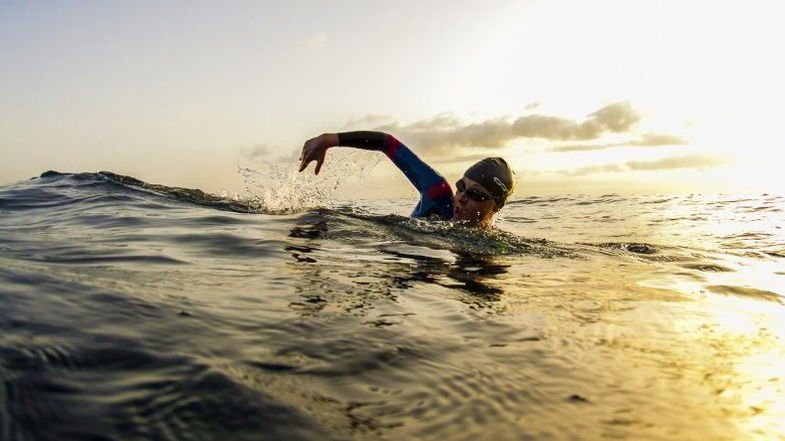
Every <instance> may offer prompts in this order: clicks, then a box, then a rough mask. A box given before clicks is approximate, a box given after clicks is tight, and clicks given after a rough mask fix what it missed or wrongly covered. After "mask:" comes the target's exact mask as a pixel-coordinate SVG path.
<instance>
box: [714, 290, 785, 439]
mask: <svg viewBox="0 0 785 441" xmlns="http://www.w3.org/2000/svg"><path fill="white" fill-rule="evenodd" d="M704 306H705V307H706V308H707V310H708V311H709V312H711V313H712V315H713V317H714V319H715V320H716V323H717V325H718V326H719V329H718V330H717V333H718V334H719V337H721V338H722V339H723V340H725V342H726V343H725V344H724V345H723V350H724V354H723V356H724V357H725V358H726V359H727V360H728V361H729V362H731V363H732V365H733V378H732V379H731V380H729V384H728V387H727V389H725V390H723V391H722V392H721V393H720V394H718V395H720V396H722V398H724V401H725V402H726V403H730V404H731V405H733V406H734V407H735V411H734V412H733V414H734V416H735V417H736V421H737V423H738V425H739V426H740V427H741V428H743V430H742V431H743V432H744V433H748V434H750V436H751V437H752V438H755V437H762V438H760V439H785V345H783V342H785V307H783V305H781V304H779V303H775V302H770V301H763V300H752V301H750V300H747V299H740V298H735V297H722V296H718V297H715V298H712V301H711V302H710V303H709V304H704Z"/></svg>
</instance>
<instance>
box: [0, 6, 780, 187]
mask: <svg viewBox="0 0 785 441" xmlns="http://www.w3.org/2000/svg"><path fill="white" fill-rule="evenodd" d="M783 9H785V6H780V5H779V4H778V2H776V1H744V2H741V1H703V0H680V1H655V0H646V1H643V0H641V1H637V0H626V1H611V0H598V1H579V0H548V1H545V0H543V1H527V0H519V1H510V0H488V1H483V2H477V1H468V0H450V1H427V0H418V1H409V0H404V1H392V2H391V1H373V0H357V1H353V0H351V1H350V0H345V1H344V0H336V1H332V2H324V1H297V0H293V1H231V0H229V1H223V2H214V1H201V0H189V1H165V0H164V1H161V0H158V1H147V0H137V1H80V0H70V1H46V0H40V1H32V2H31V1H20V0H3V1H2V2H0V42H2V43H0V184H9V183H12V182H15V181H19V180H24V179H28V178H31V177H33V176H37V175H39V174H41V173H42V172H44V171H46V170H58V171H63V172H67V171H71V172H83V171H99V170H109V171H112V172H115V173H121V174H127V175H131V176H134V177H137V178H139V179H142V180H145V181H148V182H154V183H160V184H166V185H173V186H182V187H196V188H201V189H203V190H206V191H211V192H220V191H229V192H240V191H242V189H243V188H244V183H243V177H242V175H241V173H239V172H238V167H249V168H253V169H255V170H257V171H259V172H260V173H262V174H263V173H264V171H265V167H268V166H269V163H270V162H281V161H284V162H287V161H288V162H290V163H291V164H292V168H294V163H295V162H296V159H297V156H298V154H299V151H300V149H301V148H302V145H303V143H304V142H305V141H306V140H307V139H309V138H311V137H314V136H316V135H319V134H321V133H325V132H340V131H347V130H359V129H363V130H381V131H385V132H387V133H390V134H392V135H394V136H396V137H397V138H398V139H399V140H401V141H402V142H404V143H405V144H407V145H408V146H409V147H410V148H412V149H413V150H414V151H415V152H416V153H417V154H419V155H420V156H422V157H423V158H424V159H425V160H426V161H427V162H429V163H430V164H431V165H432V166H433V167H434V168H435V169H437V170H439V171H440V172H442V173H443V174H444V175H445V176H446V177H447V178H448V179H450V180H451V182H452V181H453V180H455V179H458V178H460V176H461V174H462V172H463V170H465V169H466V168H467V167H468V166H470V165H471V164H472V163H473V162H474V161H476V160H478V159H480V158H482V157H485V156H503V157H504V158H506V159H507V160H508V162H509V163H510V164H511V165H512V166H513V167H514V169H515V171H516V179H517V190H516V192H517V195H518V196H526V195H546V194H567V193H582V194H595V193H596V194H606V193H648V194H663V193H701V192H704V193H717V192H721V193H746V192H762V193H766V192H768V193H777V192H780V193H781V192H782V189H783V188H785V186H784V185H783V184H785V178H783V177H782V172H781V171H780V167H781V164H782V163H783V160H782V159H781V158H782V157H783V155H781V154H780V152H779V150H780V148H782V147H783V146H784V145H785V143H783V141H785V125H783V124H782V122H781V114H782V111H781V107H782V104H783V102H785V87H783V85H782V81H783V80H782V79H783V78H785V68H783V66H782V64H783V63H781V58H782V56H781V52H782V50H781V44H782V41H785V28H783V27H782V26H781V25H780V23H779V22H780V17H782V16H783V14H782V12H783V11H782V10H783ZM330 159H334V160H335V161H339V160H341V157H340V155H333V154H332V153H331V154H330V155H328V161H327V163H326V164H325V169H327V168H329V167H330V166H331V165H333V166H334V167H335V166H337V164H331V161H330ZM366 179H367V180H368V182H370V183H371V184H373V185H368V186H366V187H367V188H366V190H367V191H366V192H365V194H364V195H365V196H367V197H397V196H400V195H402V194H406V192H411V190H410V187H409V186H408V185H407V184H406V182H405V180H404V179H403V178H401V177H400V176H399V175H398V173H397V171H396V170H395V169H394V168H393V167H392V166H391V165H390V164H389V163H388V162H387V161H381V162H380V163H379V165H378V166H376V167H375V168H374V169H373V171H372V173H370V174H369V175H368V176H367V178H366Z"/></svg>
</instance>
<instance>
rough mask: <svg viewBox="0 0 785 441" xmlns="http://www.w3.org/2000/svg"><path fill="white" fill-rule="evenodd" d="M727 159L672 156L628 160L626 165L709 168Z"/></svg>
mask: <svg viewBox="0 0 785 441" xmlns="http://www.w3.org/2000/svg"><path fill="white" fill-rule="evenodd" d="M726 162H727V161H726V160H723V159H720V158H717V157H713V156H705V155H688V156H673V157H670V158H663V159H658V160H656V161H630V162H628V163H627V167H629V168H630V169H632V170H668V169H674V168H711V167H716V166H718V165H722V164H725V163H726Z"/></svg>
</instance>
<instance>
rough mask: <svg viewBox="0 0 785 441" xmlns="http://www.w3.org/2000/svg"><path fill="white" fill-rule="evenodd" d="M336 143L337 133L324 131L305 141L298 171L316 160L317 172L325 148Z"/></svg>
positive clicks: (319, 168) (325, 151)
mask: <svg viewBox="0 0 785 441" xmlns="http://www.w3.org/2000/svg"><path fill="white" fill-rule="evenodd" d="M337 145H338V135H337V134H335V133H325V134H323V135H320V136H317V137H316V138H313V139H309V140H308V141H305V145H303V152H302V153H301V154H300V171H303V170H305V169H306V168H307V167H308V164H310V163H311V161H316V170H315V171H314V172H315V174H317V175H318V174H319V170H321V169H322V164H323V163H324V157H325V156H326V155H327V149H328V148H330V147H335V146H337Z"/></svg>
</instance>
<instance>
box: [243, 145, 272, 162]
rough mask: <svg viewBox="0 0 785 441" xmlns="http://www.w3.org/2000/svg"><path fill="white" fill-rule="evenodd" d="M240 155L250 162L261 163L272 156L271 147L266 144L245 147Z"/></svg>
mask: <svg viewBox="0 0 785 441" xmlns="http://www.w3.org/2000/svg"><path fill="white" fill-rule="evenodd" d="M240 154H241V155H242V157H243V158H245V159H247V160H249V161H259V160H261V159H262V158H264V157H265V156H267V155H269V154H270V147H268V146H267V145H266V144H257V145H253V146H250V147H243V148H241V149H240Z"/></svg>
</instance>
